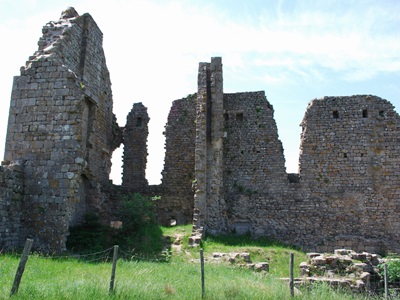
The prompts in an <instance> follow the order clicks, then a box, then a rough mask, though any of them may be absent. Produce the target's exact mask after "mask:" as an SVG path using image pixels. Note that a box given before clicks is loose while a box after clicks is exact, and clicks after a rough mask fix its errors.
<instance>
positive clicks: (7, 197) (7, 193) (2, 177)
mask: <svg viewBox="0 0 400 300" xmlns="http://www.w3.org/2000/svg"><path fill="white" fill-rule="evenodd" d="M22 199H23V168H22V166H21V165H18V164H14V165H8V166H0V250H1V249H4V248H7V249H14V248H18V247H19V246H20V240H21V229H22V228H23V226H22V224H21V215H22V213H23V201H22Z"/></svg>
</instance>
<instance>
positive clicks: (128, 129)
mask: <svg viewBox="0 0 400 300" xmlns="http://www.w3.org/2000/svg"><path fill="white" fill-rule="evenodd" d="M149 120H150V118H149V116H148V114H147V108H146V107H145V106H144V105H143V104H142V103H135V104H134V105H133V107H132V110H131V112H130V113H129V114H128V116H127V118H126V126H125V130H124V134H123V137H124V166H123V176H122V186H124V187H126V188H127V189H129V190H130V191H136V192H139V191H141V190H144V189H145V188H146V187H147V185H148V182H147V179H146V164H147V136H148V135H149V129H148V123H149Z"/></svg>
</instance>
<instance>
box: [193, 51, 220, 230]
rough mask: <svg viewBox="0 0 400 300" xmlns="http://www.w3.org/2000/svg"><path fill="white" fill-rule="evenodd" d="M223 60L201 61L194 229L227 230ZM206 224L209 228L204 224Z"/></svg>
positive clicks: (197, 112) (198, 92)
mask: <svg viewBox="0 0 400 300" xmlns="http://www.w3.org/2000/svg"><path fill="white" fill-rule="evenodd" d="M222 86H223V82H222V61H221V58H220V57H213V58H211V63H200V64H199V75H198V91H197V104H196V150H195V172H196V182H195V189H196V191H195V196H194V216H193V218H194V221H193V223H194V230H195V231H197V233H198V234H200V235H201V234H202V232H203V231H204V230H207V231H209V232H211V233H214V234H217V233H220V232H223V231H225V230H226V227H225V217H224V216H223V211H224V209H225V204H224V196H223V173H224V172H223V163H224V160H223V135H224V132H223V109H224V108H223V106H224V101H223V99H224V94H223V88H222ZM204 227H206V228H204Z"/></svg>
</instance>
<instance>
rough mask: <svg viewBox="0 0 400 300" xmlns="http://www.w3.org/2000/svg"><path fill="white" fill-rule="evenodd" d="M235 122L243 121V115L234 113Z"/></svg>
mask: <svg viewBox="0 0 400 300" xmlns="http://www.w3.org/2000/svg"><path fill="white" fill-rule="evenodd" d="M236 121H240V122H242V121H243V113H236Z"/></svg>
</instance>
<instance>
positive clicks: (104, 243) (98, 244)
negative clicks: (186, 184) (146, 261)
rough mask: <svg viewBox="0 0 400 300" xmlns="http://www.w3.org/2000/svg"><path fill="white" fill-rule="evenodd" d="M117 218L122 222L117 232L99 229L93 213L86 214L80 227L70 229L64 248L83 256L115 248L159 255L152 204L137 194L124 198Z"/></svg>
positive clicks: (159, 240) (159, 239) (159, 237)
mask: <svg viewBox="0 0 400 300" xmlns="http://www.w3.org/2000/svg"><path fill="white" fill-rule="evenodd" d="M118 214H119V217H120V220H121V221H122V228H120V229H114V228H110V227H108V226H105V225H102V224H101V223H100V220H99V217H98V216H97V215H96V214H94V213H89V214H86V215H85V218H84V223H83V224H82V225H79V226H76V227H73V228H70V236H69V237H68V241H67V248H68V249H69V250H71V251H73V252H77V253H86V252H93V251H101V250H104V249H106V248H108V247H111V246H113V245H119V246H120V247H121V248H122V249H129V250H132V251H134V252H136V253H137V252H140V253H147V254H154V253H159V252H161V250H162V249H163V241H162V231H161V229H160V228H159V226H158V224H157V213H156V206H155V204H154V200H152V199H151V198H150V197H146V196H143V195H141V194H139V193H135V194H128V195H124V196H122V198H121V210H120V211H119V212H118Z"/></svg>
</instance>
